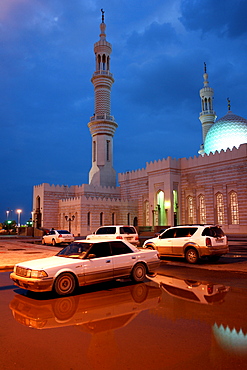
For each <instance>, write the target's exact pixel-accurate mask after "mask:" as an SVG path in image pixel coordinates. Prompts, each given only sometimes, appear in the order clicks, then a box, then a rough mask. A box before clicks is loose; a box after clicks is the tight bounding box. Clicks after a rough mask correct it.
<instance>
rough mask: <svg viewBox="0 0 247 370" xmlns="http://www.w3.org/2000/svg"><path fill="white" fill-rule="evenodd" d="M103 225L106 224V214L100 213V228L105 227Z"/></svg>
mask: <svg viewBox="0 0 247 370" xmlns="http://www.w3.org/2000/svg"><path fill="white" fill-rule="evenodd" d="M103 223H104V213H103V212H100V215H99V224H100V226H103Z"/></svg>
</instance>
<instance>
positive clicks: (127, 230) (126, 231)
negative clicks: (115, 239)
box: [120, 226, 136, 234]
mask: <svg viewBox="0 0 247 370" xmlns="http://www.w3.org/2000/svg"><path fill="white" fill-rule="evenodd" d="M120 234H136V230H135V229H134V227H130V226H123V227H120Z"/></svg>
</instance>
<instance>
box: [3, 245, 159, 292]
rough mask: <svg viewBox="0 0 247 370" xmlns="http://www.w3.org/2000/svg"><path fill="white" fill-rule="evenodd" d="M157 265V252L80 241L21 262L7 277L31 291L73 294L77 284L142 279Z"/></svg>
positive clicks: (151, 272) (153, 270)
mask: <svg viewBox="0 0 247 370" xmlns="http://www.w3.org/2000/svg"><path fill="white" fill-rule="evenodd" d="M159 265H160V259H159V254H158V252H157V251H154V250H153V251H151V250H140V249H138V248H136V247H135V246H133V245H132V244H130V243H128V242H125V241H122V240H107V241H102V240H101V241H91V240H80V241H76V242H73V243H71V244H70V245H68V246H67V247H65V248H64V249H62V250H61V251H60V252H59V253H58V254H57V255H56V256H53V257H48V258H41V259H37V260H32V261H27V262H20V263H18V264H17V265H15V267H14V272H12V273H11V274H10V278H11V279H12V280H13V281H14V283H15V285H17V286H19V287H20V288H24V289H27V290H31V291H33V292H45V291H52V290H53V291H54V292H55V293H56V294H58V295H67V294H72V293H73V292H74V290H75V289H76V287H77V286H83V285H89V284H94V283H99V282H103V281H107V280H113V279H117V278H123V277H124V278H125V277H126V278H127V277H130V278H131V279H132V280H133V281H136V282H141V281H143V280H144V279H145V277H146V275H150V276H152V275H153V274H154V272H155V270H156V269H157V268H158V267H159Z"/></svg>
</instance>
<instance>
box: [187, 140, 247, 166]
mask: <svg viewBox="0 0 247 370" xmlns="http://www.w3.org/2000/svg"><path fill="white" fill-rule="evenodd" d="M244 157H245V158H246V160H247V144H242V145H240V146H239V148H235V147H233V149H227V150H226V151H224V150H223V149H222V150H221V151H220V152H218V151H216V152H215V153H210V154H208V155H207V154H205V155H204V156H201V155H200V156H198V157H197V156H194V157H193V158H192V157H190V158H181V159H180V161H181V169H186V168H191V167H200V166H208V165H211V164H217V163H219V162H220V163H222V162H224V161H231V160H236V159H241V158H244Z"/></svg>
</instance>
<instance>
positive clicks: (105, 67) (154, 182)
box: [33, 12, 247, 235]
mask: <svg viewBox="0 0 247 370" xmlns="http://www.w3.org/2000/svg"><path fill="white" fill-rule="evenodd" d="M105 29H106V25H105V23H104V13H103V12H102V22H101V24H100V40H99V41H98V42H96V43H95V45H94V52H95V65H96V67H95V72H94V74H93V77H92V80H91V81H92V83H93V85H94V93H95V113H94V115H93V116H92V117H91V118H90V122H89V123H88V127H89V130H90V133H91V137H92V167H91V170H90V172H89V184H82V185H74V186H70V187H68V186H65V185H61V186H60V185H49V184H47V183H43V184H41V185H38V186H34V190H33V222H34V226H35V227H37V228H39V227H45V228H52V227H54V228H61V229H68V228H71V231H72V232H73V233H74V234H75V235H87V234H89V233H92V232H93V231H95V230H96V229H97V228H98V227H99V226H101V225H110V224H133V225H135V226H146V227H149V228H154V227H156V226H167V225H169V226H172V225H178V224H188V223H189V224H196V223H200V224H219V225H222V227H223V229H224V231H225V232H226V233H231V234H240V233H247V144H246V143H247V121H246V120H245V119H243V118H242V117H239V116H236V115H234V114H233V113H232V112H231V111H230V107H229V106H228V113H227V115H226V116H224V117H223V118H222V119H221V120H218V121H215V120H216V113H215V111H214V109H213V94H214V91H213V89H212V88H211V87H209V83H208V74H207V72H206V65H205V70H204V75H203V78H204V87H203V88H202V89H201V90H200V98H201V102H202V111H201V113H200V117H199V118H200V121H201V124H202V133H203V135H202V136H203V144H202V145H201V147H200V150H199V156H195V157H194V158H179V159H173V158H171V157H168V158H166V159H162V160H158V161H155V162H150V163H147V164H146V167H145V168H143V169H139V170H134V171H131V172H126V173H123V174H118V182H119V186H116V172H115V170H114V168H113V136H114V132H115V130H116V128H117V123H116V122H115V119H114V117H113V116H112V115H111V105H110V103H111V97H110V96H111V86H112V84H113V82H114V79H113V75H112V73H111V72H110V55H111V51H112V48H111V44H110V43H109V42H107V41H106V34H105ZM224 130H228V132H235V133H236V135H235V136H234V135H231V143H230V144H229V143H228V144H227V145H228V146H227V147H224V146H223V144H222V140H221V136H222V135H223V132H224ZM245 134H246V136H245ZM223 136H224V135H223ZM228 136H229V135H228ZM240 137H241V139H240V140H239V138H240Z"/></svg>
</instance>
